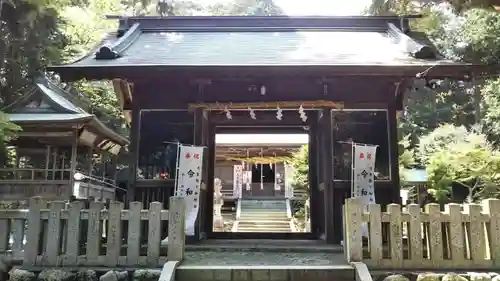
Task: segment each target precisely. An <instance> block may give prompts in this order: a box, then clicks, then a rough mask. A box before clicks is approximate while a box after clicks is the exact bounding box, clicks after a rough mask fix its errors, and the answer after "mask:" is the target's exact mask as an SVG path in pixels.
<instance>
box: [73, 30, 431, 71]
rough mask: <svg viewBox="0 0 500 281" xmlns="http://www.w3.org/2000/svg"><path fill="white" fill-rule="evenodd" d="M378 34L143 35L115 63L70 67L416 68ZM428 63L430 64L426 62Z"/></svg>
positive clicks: (93, 62)
mask: <svg viewBox="0 0 500 281" xmlns="http://www.w3.org/2000/svg"><path fill="white" fill-rule="evenodd" d="M423 62H426V61H425V60H420V59H415V58H412V57H411V56H410V55H409V54H408V53H406V51H405V49H404V47H403V46H402V45H401V44H395V43H394V39H393V38H391V37H390V36H389V35H388V34H387V33H384V32H345V31H284V32H143V33H141V34H140V36H138V38H137V39H136V40H135V41H134V42H133V43H132V44H131V45H130V47H128V48H127V49H126V50H124V51H123V53H122V54H121V55H120V56H119V57H117V58H116V59H109V60H103V59H95V56H93V55H91V56H88V57H86V58H84V59H82V60H81V61H78V62H76V63H75V64H74V65H75V66H84V65H102V66H116V65H119V66H131V65H167V66H197V65H199V66H231V65H238V66H246V65H339V64H360V65H364V64H390V65H395V64H413V63H417V64H421V63H423ZM431 63H432V62H431Z"/></svg>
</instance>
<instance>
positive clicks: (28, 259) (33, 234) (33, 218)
mask: <svg viewBox="0 0 500 281" xmlns="http://www.w3.org/2000/svg"><path fill="white" fill-rule="evenodd" d="M46 208H47V201H45V200H44V199H42V197H33V198H31V199H30V203H29V211H28V221H27V223H28V231H27V233H26V249H25V251H24V260H23V265H25V266H34V265H35V263H36V258H37V256H38V249H39V246H40V234H41V233H42V218H41V210H42V209H46ZM1 232H2V225H0V236H1ZM0 243H1V241H0Z"/></svg>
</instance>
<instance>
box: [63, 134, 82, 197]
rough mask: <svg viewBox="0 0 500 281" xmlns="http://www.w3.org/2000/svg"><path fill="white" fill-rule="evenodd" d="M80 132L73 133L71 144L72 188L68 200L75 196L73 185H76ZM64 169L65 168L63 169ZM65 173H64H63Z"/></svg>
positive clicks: (70, 187) (69, 190) (69, 189)
mask: <svg viewBox="0 0 500 281" xmlns="http://www.w3.org/2000/svg"><path fill="white" fill-rule="evenodd" d="M78 138H79V134H78V130H74V131H73V141H72V143H71V161H70V163H71V172H70V175H69V176H70V181H69V182H70V186H69V188H68V190H67V198H68V199H70V198H71V196H72V195H73V185H74V184H75V172H76V164H77V163H76V161H77V158H76V156H77V155H78ZM63 169H64V167H63ZM63 173H64V172H63Z"/></svg>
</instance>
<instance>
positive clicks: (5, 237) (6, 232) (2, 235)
mask: <svg viewBox="0 0 500 281" xmlns="http://www.w3.org/2000/svg"><path fill="white" fill-rule="evenodd" d="M9 224H10V220H9V219H0V253H5V252H7V250H8V248H9V236H10V227H9Z"/></svg>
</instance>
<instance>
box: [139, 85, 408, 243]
mask: <svg viewBox="0 0 500 281" xmlns="http://www.w3.org/2000/svg"><path fill="white" fill-rule="evenodd" d="M197 82H199V81H197V80H177V81H173V80H169V79H168V78H167V79H164V80H161V81H156V80H155V81H154V82H152V81H148V80H143V81H134V102H133V118H134V120H133V122H132V138H131V140H132V145H131V155H132V157H131V162H130V163H131V164H132V165H135V163H136V159H138V157H139V155H138V151H139V143H138V135H139V131H140V130H139V123H138V122H137V121H138V117H139V114H140V113H139V112H140V110H143V109H187V107H188V104H189V103H195V102H196V103H202V102H265V101H300V100H304V101H305V100H331V101H337V102H343V103H344V104H345V107H346V108H373V109H387V110H388V115H389V134H390V158H391V164H392V165H391V174H392V178H391V181H387V182H376V184H375V189H376V201H377V202H378V203H382V204H386V203H391V202H399V200H400V197H399V176H398V175H399V173H398V164H397V163H398V140H397V127H396V108H398V107H400V105H398V104H397V103H396V96H397V95H396V93H395V90H396V86H395V84H394V83H395V82H398V78H397V77H380V76H366V77H336V78H331V79H328V80H323V83H322V82H321V81H320V80H319V79H316V78H308V77H295V78H293V79H290V78H279V77H276V78H269V77H268V78H266V79H259V80H258V81H257V80H255V79H254V80H251V79H239V80H224V81H222V80H218V81H210V82H209V83H208V82H207V81H206V80H203V83H202V84H200V83H197ZM261 85H265V86H266V89H267V91H266V94H265V95H261V94H260V92H258V91H257V92H255V91H253V90H251V89H253V88H255V87H251V86H256V87H257V88H259V87H260V86H261ZM181 114H183V115H182V116H183V117H182V118H184V119H186V120H184V121H182V122H187V120H188V119H189V120H192V121H193V124H194V125H193V126H194V128H195V130H194V132H193V134H194V135H193V136H194V137H193V144H199V145H200V144H201V145H207V151H206V153H208V155H207V156H208V157H205V158H206V161H207V163H206V164H207V165H205V167H206V168H207V170H206V171H205V173H204V177H203V178H204V182H205V184H206V188H207V189H206V191H204V192H203V194H202V197H203V200H202V201H203V202H205V204H208V205H204V206H201V207H202V208H207V207H210V206H211V204H210V202H212V201H213V192H210V191H211V190H213V182H211V181H210V179H211V178H213V169H210V168H209V165H208V164H209V163H210V162H212V163H213V162H214V160H215V159H214V157H212V156H214V155H212V154H213V152H214V150H213V148H211V147H213V145H214V144H213V142H214V139H213V135H214V133H215V130H216V127H215V125H214V122H218V123H219V125H226V126H228V125H230V126H238V125H240V126H241V125H251V124H252V123H253V124H256V123H259V122H255V121H254V120H251V119H250V118H249V117H248V116H245V117H244V118H243V117H242V118H241V119H240V118H235V119H233V120H229V121H228V120H226V119H225V117H224V116H222V115H221V116H220V117H217V116H216V115H210V114H209V116H204V115H203V111H197V112H191V113H189V114H187V113H179V116H180V115H181ZM236 115H237V114H236ZM191 118H192V119H191ZM210 119H211V121H210ZM243 119H244V121H241V120H243ZM273 122H275V123H276V125H280V124H282V125H283V124H285V123H287V122H288V121H286V120H284V121H279V122H278V121H277V120H274V121H273ZM243 123H245V124H243ZM247 123H248V124H247ZM264 123H266V122H264ZM290 123H291V124H292V123H295V124H296V123H297V122H296V121H295V120H291V121H290ZM168 124H172V122H171V120H170V121H169V120H154V123H153V124H149V125H148V126H147V127H148V128H149V129H148V130H169V125H168ZM210 124H212V125H210ZM307 125H308V126H309V132H310V136H311V142H310V146H311V147H310V150H309V151H310V153H311V154H313V153H315V151H319V152H318V153H317V154H316V155H310V159H311V160H313V161H310V162H311V163H310V169H311V171H313V172H311V173H310V182H311V195H312V198H313V202H312V206H314V208H312V209H311V213H312V230H313V232H315V233H317V234H318V235H320V234H324V235H323V237H324V238H325V239H326V240H327V241H328V242H329V243H338V242H340V240H341V239H342V237H341V233H342V225H341V223H342V219H341V206H342V204H343V202H344V200H345V198H347V197H348V196H349V195H350V183H349V182H337V181H333V177H332V173H333V172H332V171H331V167H333V159H332V156H333V147H332V145H331V143H332V141H334V139H335V136H334V135H333V134H332V130H331V127H332V121H331V111H330V110H328V109H324V110H320V111H318V113H317V115H316V113H314V114H311V115H310V116H309V119H308V122H307ZM143 128H144V127H143ZM192 129H193V128H192V127H191V128H188V126H186V130H192ZM145 135H146V133H145ZM142 140H144V139H142ZM146 141H147V140H146ZM141 145H142V144H141ZM146 145H147V144H146ZM316 156H318V157H316ZM132 171H134V173H133V174H132V175H131V178H130V192H133V191H135V198H136V199H140V200H144V202H145V204H147V203H149V202H151V201H155V200H158V201H163V202H168V196H170V195H172V194H173V181H161V180H160V181H136V180H135V168H133V169H132ZM167 190H168V191H167ZM139 193H140V194H139ZM202 218H203V219H202V220H199V224H198V228H197V229H198V232H199V235H200V236H203V235H205V234H206V233H204V231H205V230H208V229H209V227H208V226H207V225H211V224H212V212H211V211H208V212H203V213H202Z"/></svg>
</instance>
